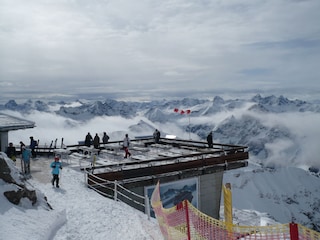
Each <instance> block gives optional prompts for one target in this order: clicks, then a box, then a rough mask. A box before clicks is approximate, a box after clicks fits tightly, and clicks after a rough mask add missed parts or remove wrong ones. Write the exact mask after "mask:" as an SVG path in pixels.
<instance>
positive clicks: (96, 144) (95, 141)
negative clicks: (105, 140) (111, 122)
mask: <svg viewBox="0 0 320 240" xmlns="http://www.w3.org/2000/svg"><path fill="white" fill-rule="evenodd" d="M99 145H100V137H99V135H98V133H96V135H95V136H94V139H93V147H94V148H96V149H99Z"/></svg>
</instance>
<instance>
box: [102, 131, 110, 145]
mask: <svg viewBox="0 0 320 240" xmlns="http://www.w3.org/2000/svg"><path fill="white" fill-rule="evenodd" d="M108 141H109V136H108V134H107V133H106V132H103V137H102V142H103V143H104V144H106V143H108Z"/></svg>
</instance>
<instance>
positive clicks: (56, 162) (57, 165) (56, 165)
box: [50, 156, 62, 188]
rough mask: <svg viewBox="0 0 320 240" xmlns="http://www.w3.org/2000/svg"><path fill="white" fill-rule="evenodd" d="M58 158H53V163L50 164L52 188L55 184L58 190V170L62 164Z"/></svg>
mask: <svg viewBox="0 0 320 240" xmlns="http://www.w3.org/2000/svg"><path fill="white" fill-rule="evenodd" d="M59 160H60V159H59V157H58V156H55V157H54V162H52V163H51V164H50V167H51V168H52V172H51V173H52V180H51V183H52V186H54V183H55V182H56V187H57V188H59V173H60V169H62V164H61V162H59Z"/></svg>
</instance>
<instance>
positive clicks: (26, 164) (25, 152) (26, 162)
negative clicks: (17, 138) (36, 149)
mask: <svg viewBox="0 0 320 240" xmlns="http://www.w3.org/2000/svg"><path fill="white" fill-rule="evenodd" d="M30 157H31V151H30V149H29V148H26V147H25V146H23V147H22V160H23V169H21V171H22V173H23V172H24V173H25V174H30Z"/></svg>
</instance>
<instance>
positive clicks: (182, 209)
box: [151, 183, 320, 240]
mask: <svg viewBox="0 0 320 240" xmlns="http://www.w3.org/2000/svg"><path fill="white" fill-rule="evenodd" d="M151 206H152V208H153V210H154V212H155V215H156V218H157V220H158V223H159V226H160V229H161V232H162V235H163V237H164V239H166V240H180V239H181V240H184V239H186V240H198V239H199V240H207V239H208V240H209V239H210V240H220V239H221V240H224V239H226V240H236V239H272V240H277V239H280V240H285V239H289V240H320V233H318V232H316V231H313V230H311V229H308V228H305V227H303V226H301V225H299V224H296V223H288V224H279V225H274V226H238V225H233V224H231V225H230V224H229V225H228V224H227V223H226V222H224V221H219V220H216V219H214V218H212V217H210V216H207V215H206V214H204V213H202V212H200V211H199V210H198V209H196V208H195V207H194V206H193V205H192V204H191V203H190V202H188V201H187V200H185V201H183V202H181V203H179V204H178V205H176V206H174V207H172V208H167V209H165V208H163V206H162V202H161V198H160V184H159V183H158V184H157V186H156V187H155V189H154V191H153V194H152V197H151Z"/></svg>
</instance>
